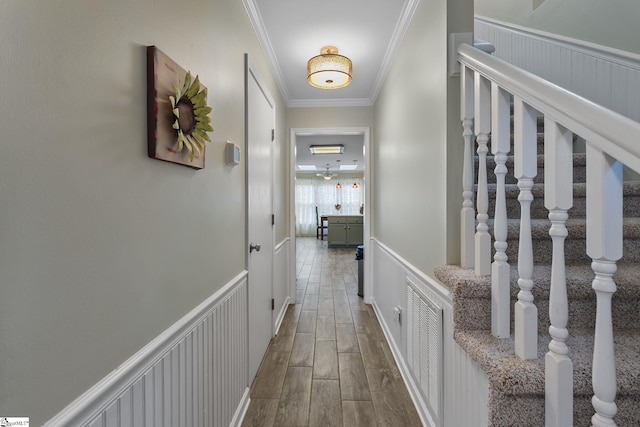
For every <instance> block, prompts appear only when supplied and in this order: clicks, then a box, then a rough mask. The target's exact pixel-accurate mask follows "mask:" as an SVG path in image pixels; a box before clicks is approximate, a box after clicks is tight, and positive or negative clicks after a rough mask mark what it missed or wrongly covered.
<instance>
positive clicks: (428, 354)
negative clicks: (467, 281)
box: [403, 276, 444, 425]
mask: <svg viewBox="0 0 640 427" xmlns="http://www.w3.org/2000/svg"><path fill="white" fill-rule="evenodd" d="M405 288H406V294H407V303H406V304H407V305H406V307H407V311H406V315H405V316H404V319H403V320H405V321H406V328H407V345H406V348H407V365H408V366H409V369H410V370H411V371H412V373H413V379H414V380H415V382H416V384H417V385H418V387H419V389H420V391H421V393H422V397H423V398H424V399H425V403H426V404H427V406H428V407H429V412H430V413H431V416H432V417H433V419H434V421H435V422H436V424H437V425H442V422H441V419H442V400H443V399H442V397H443V388H442V376H443V367H444V364H443V360H442V354H443V345H444V337H443V333H442V332H443V331H442V308H441V307H440V306H439V305H438V302H437V301H436V300H435V299H434V298H430V296H429V295H428V294H427V293H425V292H423V291H422V290H421V289H420V288H421V286H420V285H419V284H418V282H417V280H415V279H414V278H413V277H411V276H407V284H406V286H405Z"/></svg>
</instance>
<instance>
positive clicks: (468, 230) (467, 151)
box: [460, 65, 476, 268]
mask: <svg viewBox="0 0 640 427" xmlns="http://www.w3.org/2000/svg"><path fill="white" fill-rule="evenodd" d="M460 67H461V68H460V96H461V99H460V109H461V111H460V113H461V114H460V119H461V121H462V129H463V130H462V136H463V137H464V163H463V165H462V199H463V201H462V210H461V211H460V227H461V230H460V239H461V242H460V265H461V266H462V268H473V262H474V254H473V249H474V235H475V228H476V212H475V209H474V208H473V137H474V134H473V70H471V69H470V68H468V67H466V66H464V65H461V66H460Z"/></svg>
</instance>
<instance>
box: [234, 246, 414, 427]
mask: <svg viewBox="0 0 640 427" xmlns="http://www.w3.org/2000/svg"><path fill="white" fill-rule="evenodd" d="M296 246H297V253H296V276H297V279H296V287H297V299H296V303H295V305H293V304H292V305H290V306H289V308H288V310H287V313H286V315H285V318H284V320H283V323H282V326H281V327H280V331H279V332H278V335H277V336H276V337H274V338H273V340H272V341H271V343H270V345H269V348H268V350H267V353H266V354H265V356H264V359H263V361H262V365H261V366H260V369H259V370H258V374H257V375H256V378H255V379H254V381H253V384H252V387H251V404H250V405H249V409H248V411H247V414H246V416H245V418H244V421H243V423H242V425H243V426H247V427H249V426H260V427H270V426H323V427H329V426H345V427H352V426H366V427H371V426H393V427H400V426H402V427H410V426H421V425H422V424H421V422H420V418H419V416H418V413H417V412H416V410H415V407H414V406H413V402H412V401H411V397H410V396H409V393H408V391H407V388H406V386H405V384H404V382H403V381H402V377H401V376H400V371H399V370H398V367H397V366H396V364H395V361H394V360H393V356H392V354H391V350H390V349H389V346H388V344H387V342H386V340H385V338H384V334H383V333H382V329H381V328H380V324H379V323H378V319H377V317H376V315H375V313H374V311H373V309H372V308H371V306H369V305H366V304H364V302H363V300H362V298H360V297H358V295H357V262H356V261H355V249H328V248H327V241H326V240H325V241H321V240H317V239H315V238H298V239H297V241H296Z"/></svg>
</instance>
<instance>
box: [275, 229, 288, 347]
mask: <svg viewBox="0 0 640 427" xmlns="http://www.w3.org/2000/svg"><path fill="white" fill-rule="evenodd" d="M290 243H291V238H289V237H285V238H284V239H283V240H282V241H281V242H280V243H278V244H277V245H276V248H275V258H274V283H273V287H274V291H275V288H276V286H277V284H276V282H275V278H276V274H275V270H276V269H277V268H279V267H280V264H279V263H276V262H275V261H276V260H278V259H279V255H280V254H279V253H280V251H282V250H284V251H285V254H284V256H285V259H284V261H285V262H286V266H285V267H284V271H282V275H283V277H284V278H285V279H286V282H287V283H286V284H285V285H284V286H285V294H286V296H285V298H284V301H283V303H282V306H281V307H280V309H279V310H278V314H277V315H276V318H275V321H274V329H273V334H274V335H277V334H278V331H279V330H280V325H282V320H283V319H284V315H285V314H286V312H287V307H289V304H290V303H291V296H290V295H289V294H290V289H289V286H290V278H289V271H288V270H289V269H288V267H289V265H290V264H291V256H288V254H287V253H286V251H287V250H290V248H291V245H290ZM274 297H275V295H274Z"/></svg>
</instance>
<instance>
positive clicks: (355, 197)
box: [289, 127, 372, 303]
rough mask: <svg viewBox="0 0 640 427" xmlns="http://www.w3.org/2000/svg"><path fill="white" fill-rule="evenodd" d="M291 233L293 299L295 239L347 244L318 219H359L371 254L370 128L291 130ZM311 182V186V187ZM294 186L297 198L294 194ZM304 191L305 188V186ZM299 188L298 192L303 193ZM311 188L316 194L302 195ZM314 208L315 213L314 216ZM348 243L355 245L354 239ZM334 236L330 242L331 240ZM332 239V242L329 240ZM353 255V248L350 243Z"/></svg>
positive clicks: (367, 286) (367, 283) (367, 278)
mask: <svg viewBox="0 0 640 427" xmlns="http://www.w3.org/2000/svg"><path fill="white" fill-rule="evenodd" d="M289 141H290V156H289V158H290V177H291V180H290V209H291V211H290V218H291V221H290V224H291V229H290V235H291V236H292V242H293V247H292V262H291V263H290V265H291V271H290V275H291V280H290V283H291V284H292V285H291V294H290V296H291V299H292V300H295V297H296V262H295V257H296V237H298V236H314V237H316V236H317V237H319V238H320V235H319V232H320V231H321V232H323V233H325V234H324V235H323V236H322V240H324V239H327V245H328V246H329V247H332V246H336V247H344V246H349V245H348V244H342V243H344V242H342V241H340V240H336V239H335V237H336V234H335V233H334V235H333V237H334V238H333V239H332V238H331V237H330V236H331V234H330V231H329V232H328V233H327V230H325V229H324V228H323V229H322V230H319V231H318V229H317V226H318V223H320V224H323V225H328V224H326V223H324V222H322V221H323V220H322V218H325V219H327V218H331V217H338V218H339V217H343V216H344V217H347V218H349V217H354V218H356V219H357V218H358V217H360V218H361V220H360V222H362V245H363V246H364V253H365V254H367V253H369V250H368V249H369V247H370V240H371V210H370V194H371V179H370V169H371V168H370V148H369V144H370V130H369V128H368V127H358V128H354V127H348V128H292V129H291V133H290V139H289ZM311 145H316V146H318V145H319V146H326V145H334V146H342V153H341V154H321V155H318V154H316V155H313V154H311V152H310V150H309V146H311ZM313 186H315V187H314V188H315V190H312V187H313ZM296 189H298V197H296ZM305 189H306V190H305ZM301 191H302V192H301ZM305 191H306V192H307V193H309V192H311V191H315V193H316V194H315V195H313V196H312V195H304V194H305ZM316 207H317V208H318V209H317V216H316ZM357 232H358V231H357V229H356V230H355V233H354V232H352V240H350V241H348V242H346V243H349V244H353V243H355V240H353V236H354V234H355V235H356V237H357V238H358V240H359V236H357ZM330 239H332V240H330ZM330 242H331V244H329V243H330ZM353 252H354V257H355V254H356V247H355V246H354V247H353ZM370 259H371V256H370V253H369V257H367V256H366V255H365V256H364V266H363V267H364V268H363V273H364V286H363V288H364V289H363V295H364V301H365V302H366V303H371V293H372V292H371V275H370V273H369V272H370V271H371V268H370V264H371V263H370Z"/></svg>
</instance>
